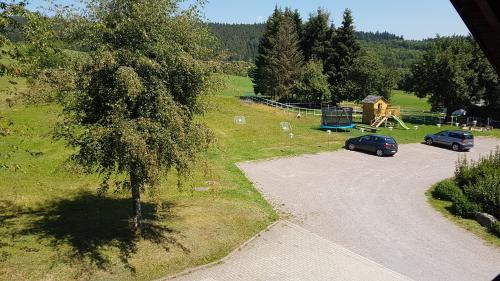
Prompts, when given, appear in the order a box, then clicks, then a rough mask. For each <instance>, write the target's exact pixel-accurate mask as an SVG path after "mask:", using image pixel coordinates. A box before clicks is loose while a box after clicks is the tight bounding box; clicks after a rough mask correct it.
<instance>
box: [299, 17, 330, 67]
mask: <svg viewBox="0 0 500 281" xmlns="http://www.w3.org/2000/svg"><path fill="white" fill-rule="evenodd" d="M329 20H330V14H329V13H328V12H326V11H324V10H322V9H318V11H317V14H315V15H312V14H311V15H310V16H309V21H308V22H307V23H306V24H305V25H304V30H303V33H302V38H301V48H302V52H303V53H304V59H305V60H306V61H309V60H310V59H312V58H317V59H319V60H322V61H324V60H325V59H326V57H327V52H326V51H327V49H328V48H327V45H328V43H329V42H328V41H329V35H330V34H331V30H330V27H329V26H328V22H329Z"/></svg>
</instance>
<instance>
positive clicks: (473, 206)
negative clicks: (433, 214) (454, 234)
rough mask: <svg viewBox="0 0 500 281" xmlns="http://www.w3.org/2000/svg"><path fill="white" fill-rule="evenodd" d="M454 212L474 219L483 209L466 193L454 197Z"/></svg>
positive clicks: (452, 207)
mask: <svg viewBox="0 0 500 281" xmlns="http://www.w3.org/2000/svg"><path fill="white" fill-rule="evenodd" d="M451 209H452V212H453V213H454V214H456V215H459V216H461V217H463V218H466V219H474V218H475V217H476V214H477V213H478V212H480V211H481V206H480V205H479V204H477V203H474V202H470V201H469V200H468V199H467V197H465V195H463V194H460V195H458V196H455V197H453V205H452V206H451Z"/></svg>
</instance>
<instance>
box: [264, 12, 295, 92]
mask: <svg viewBox="0 0 500 281" xmlns="http://www.w3.org/2000/svg"><path fill="white" fill-rule="evenodd" d="M271 45H272V48H271V52H270V56H269V67H268V68H267V69H266V71H265V74H266V77H268V79H269V80H268V81H267V82H268V83H269V86H270V87H269V88H268V89H269V92H268V94H270V95H271V96H272V97H273V98H274V99H276V100H291V99H293V98H294V96H293V93H292V91H293V89H294V87H295V86H296V83H297V82H298V81H299V79H300V76H301V71H302V67H303V61H304V58H303V56H302V53H301V51H300V47H299V37H298V35H297V28H296V26H295V21H294V19H293V18H291V17H284V19H283V21H282V22H281V24H280V25H279V28H278V33H277V34H276V37H275V38H274V39H272V40H271Z"/></svg>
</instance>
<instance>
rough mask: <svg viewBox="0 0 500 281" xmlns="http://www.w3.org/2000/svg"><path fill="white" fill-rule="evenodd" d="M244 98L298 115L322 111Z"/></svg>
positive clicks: (355, 111)
mask: <svg viewBox="0 0 500 281" xmlns="http://www.w3.org/2000/svg"><path fill="white" fill-rule="evenodd" d="M243 98H244V99H248V100H252V101H254V102H258V103H262V104H265V105H268V106H272V107H275V108H279V109H281V110H283V111H285V112H291V113H295V114H300V115H304V116H307V115H314V116H321V115H322V112H321V109H311V108H304V107H298V106H295V105H293V104H288V103H281V102H276V101H273V100H270V99H266V98H263V97H258V96H246V97H243ZM353 113H354V114H353V117H361V114H362V111H359V110H354V112H353Z"/></svg>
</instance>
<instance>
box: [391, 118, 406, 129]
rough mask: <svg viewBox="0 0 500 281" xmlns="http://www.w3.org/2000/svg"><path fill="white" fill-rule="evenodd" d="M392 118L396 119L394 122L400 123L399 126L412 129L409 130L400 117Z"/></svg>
mask: <svg viewBox="0 0 500 281" xmlns="http://www.w3.org/2000/svg"><path fill="white" fill-rule="evenodd" d="M392 118H394V120H396V121H398V123H399V125H401V127H403V128H405V129H406V130H409V129H410V128H408V126H406V124H405V122H403V120H401V119H400V118H399V117H397V116H394V115H393V116H392Z"/></svg>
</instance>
